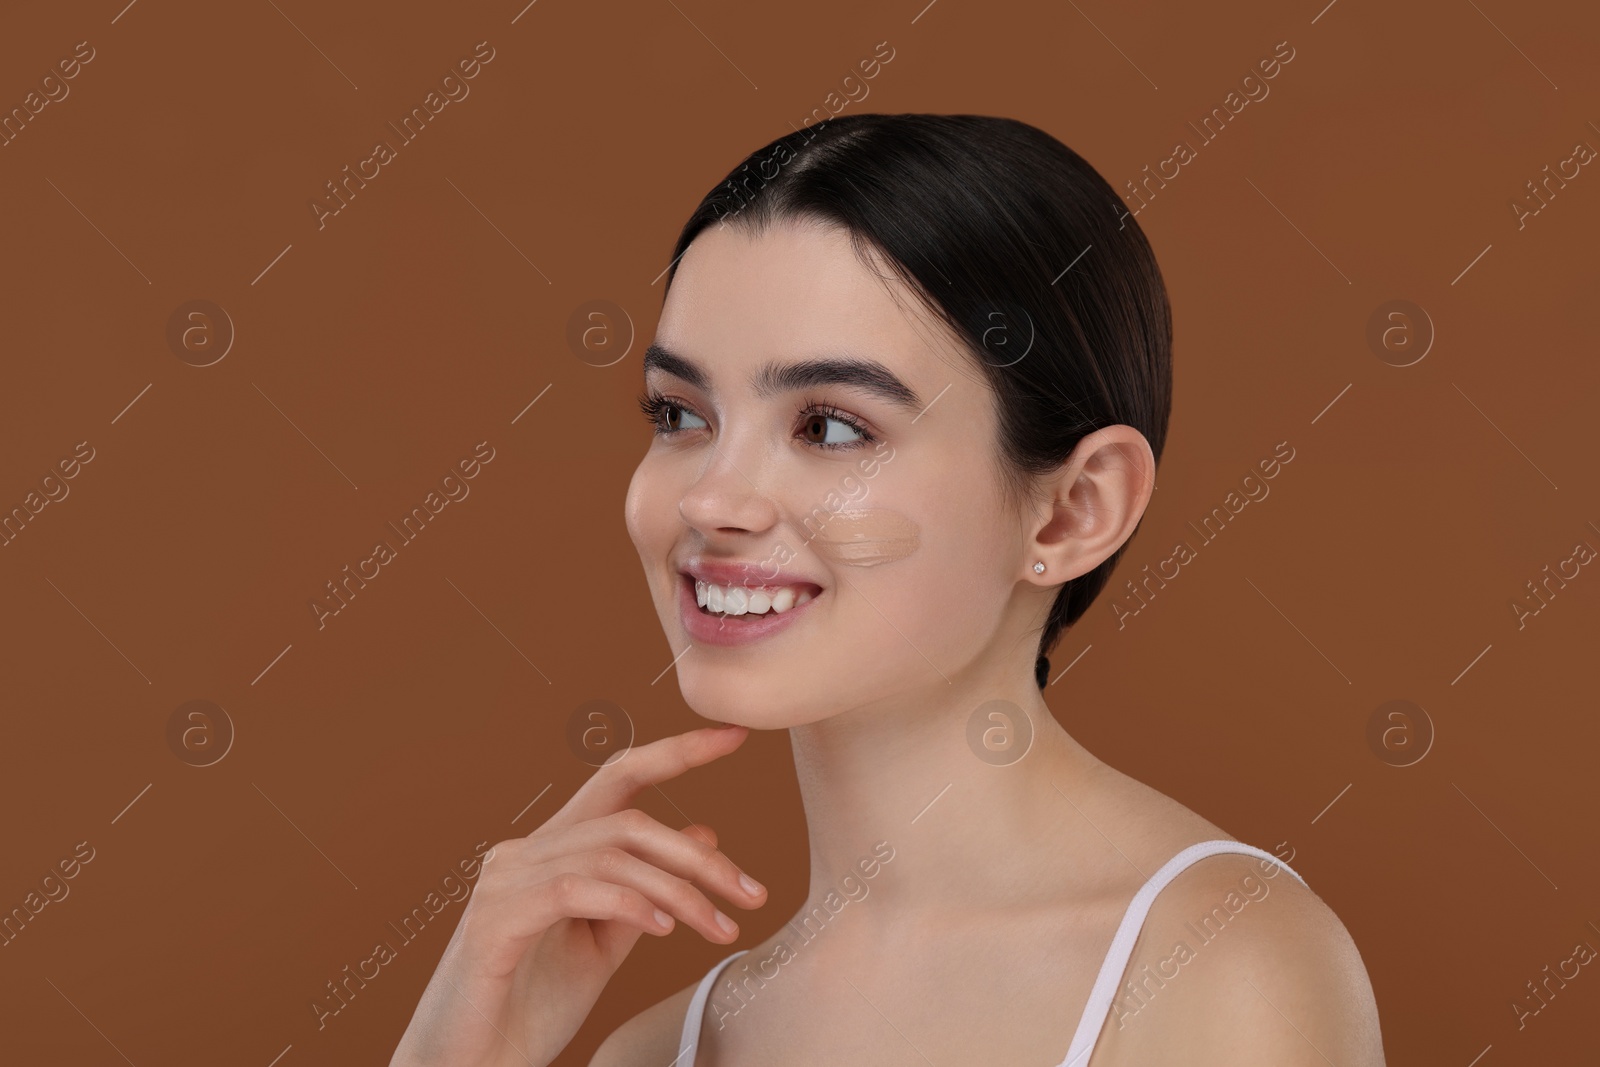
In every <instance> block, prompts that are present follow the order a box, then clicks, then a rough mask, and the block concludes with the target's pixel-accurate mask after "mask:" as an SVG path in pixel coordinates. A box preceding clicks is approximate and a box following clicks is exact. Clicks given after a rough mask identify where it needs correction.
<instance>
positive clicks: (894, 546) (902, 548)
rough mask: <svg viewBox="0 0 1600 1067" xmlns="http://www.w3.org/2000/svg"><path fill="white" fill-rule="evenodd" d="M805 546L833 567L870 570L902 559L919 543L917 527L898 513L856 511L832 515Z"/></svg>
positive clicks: (883, 510)
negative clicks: (842, 566) (834, 564)
mask: <svg viewBox="0 0 1600 1067" xmlns="http://www.w3.org/2000/svg"><path fill="white" fill-rule="evenodd" d="M808 543H809V544H810V545H811V547H812V548H814V549H816V550H817V554H818V555H820V556H822V557H824V558H825V559H828V560H831V561H832V562H834V563H844V564H848V565H850V566H853V567H872V566H875V565H877V564H879V563H892V562H894V561H895V560H897V559H905V558H906V557H907V556H909V555H911V553H913V552H915V551H916V550H917V546H918V545H920V544H921V543H922V542H921V538H920V537H919V531H918V528H917V524H916V523H914V522H912V521H911V520H910V519H908V518H906V517H905V516H904V515H902V514H900V513H899V512H898V511H888V510H886V509H884V508H860V509H856V510H850V511H839V512H836V513H834V514H833V515H832V516H831V517H829V519H828V521H827V522H825V523H823V524H822V526H821V528H819V529H818V530H817V532H816V534H815V535H814V536H813V537H812V538H811V540H810V541H809V542H808Z"/></svg>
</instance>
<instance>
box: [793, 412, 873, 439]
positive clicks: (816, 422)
mask: <svg viewBox="0 0 1600 1067" xmlns="http://www.w3.org/2000/svg"><path fill="white" fill-rule="evenodd" d="M801 419H802V421H801V423H800V428H799V432H800V439H801V440H802V441H804V442H805V443H806V444H808V445H816V446H818V447H819V448H849V447H851V446H852V445H858V444H860V443H861V442H863V441H870V440H872V435H871V434H869V433H867V431H866V430H865V429H864V428H863V427H861V426H859V425H857V423H856V422H855V420H854V419H852V418H850V417H849V416H847V415H845V414H844V412H842V411H834V410H832V409H824V408H813V409H811V410H808V411H803V412H801Z"/></svg>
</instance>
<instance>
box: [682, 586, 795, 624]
mask: <svg viewBox="0 0 1600 1067" xmlns="http://www.w3.org/2000/svg"><path fill="white" fill-rule="evenodd" d="M813 596H814V594H813V593H812V592H811V590H809V589H799V588H797V587H795V586H792V585H790V586H784V587H783V588H781V589H773V588H770V587H763V588H760V589H748V588H746V587H744V586H742V585H714V584H712V583H710V582H702V581H698V580H697V581H696V582H695V583H694V599H695V603H696V604H698V605H699V606H700V607H702V608H704V609H705V610H706V611H708V612H722V613H725V614H728V615H765V614H767V613H768V612H772V613H774V614H780V615H781V614H782V613H783V612H785V611H788V610H790V609H791V608H794V607H798V606H799V605H801V604H804V603H805V602H806V601H808V600H810V599H812V597H813Z"/></svg>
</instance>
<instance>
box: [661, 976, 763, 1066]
mask: <svg viewBox="0 0 1600 1067" xmlns="http://www.w3.org/2000/svg"><path fill="white" fill-rule="evenodd" d="M749 951H750V950H749V949H747V948H746V949H740V950H739V951H738V952H735V953H734V954H733V955H731V956H724V957H723V958H722V960H721V962H719V963H718V964H717V965H716V966H715V967H713V968H711V970H709V971H707V972H706V976H705V977H704V978H702V979H700V985H699V986H698V987H696V988H695V991H694V997H693V998H692V999H691V1000H690V1001H689V1010H688V1011H686V1012H685V1013H684V1016H683V1036H682V1037H681V1038H679V1040H678V1058H677V1059H675V1060H673V1061H672V1063H671V1064H669V1065H668V1067H694V1060H695V1053H696V1052H697V1051H698V1050H699V1047H700V1021H701V1020H702V1019H704V1018H705V1014H706V1001H707V1000H710V999H711V987H712V985H713V984H715V982H716V980H717V975H719V974H721V973H722V969H723V968H724V967H726V966H727V965H728V964H730V963H732V962H733V961H734V960H736V959H738V958H739V957H740V956H743V955H744V954H745V953H746V952H749Z"/></svg>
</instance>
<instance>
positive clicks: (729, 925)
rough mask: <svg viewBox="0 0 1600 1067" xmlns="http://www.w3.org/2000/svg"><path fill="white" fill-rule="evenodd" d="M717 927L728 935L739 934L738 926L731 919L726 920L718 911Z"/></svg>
mask: <svg viewBox="0 0 1600 1067" xmlns="http://www.w3.org/2000/svg"><path fill="white" fill-rule="evenodd" d="M717 925H718V926H720V927H722V928H723V929H724V930H726V931H727V932H728V933H730V934H736V933H738V932H739V926H738V924H737V923H735V922H734V921H733V920H732V919H730V918H728V917H727V916H726V915H724V914H722V912H720V911H719V912H717Z"/></svg>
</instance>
